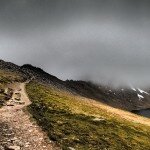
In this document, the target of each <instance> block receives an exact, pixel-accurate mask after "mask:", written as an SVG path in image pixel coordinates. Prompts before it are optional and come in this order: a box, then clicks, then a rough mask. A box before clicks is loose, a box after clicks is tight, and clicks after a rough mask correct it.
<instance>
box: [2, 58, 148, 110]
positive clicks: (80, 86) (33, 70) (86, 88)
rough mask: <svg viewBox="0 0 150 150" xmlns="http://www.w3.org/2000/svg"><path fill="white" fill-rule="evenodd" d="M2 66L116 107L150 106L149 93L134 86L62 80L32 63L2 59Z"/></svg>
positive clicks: (140, 107)
mask: <svg viewBox="0 0 150 150" xmlns="http://www.w3.org/2000/svg"><path fill="white" fill-rule="evenodd" d="M0 68H1V69H7V70H10V71H13V72H20V73H21V74H22V75H24V76H25V77H26V79H29V80H31V79H32V80H36V81H38V82H42V83H44V84H47V85H54V86H57V87H58V88H61V89H63V90H67V91H69V92H72V93H74V94H78V95H81V96H84V97H87V98H91V99H94V100H97V101H101V102H104V103H106V104H108V105H111V106H113V107H116V108H121V109H126V110H130V111H132V110H138V109H145V108H149V107H150V95H149V93H141V91H139V90H134V89H132V88H122V87H120V88H112V87H109V86H103V85H96V84H93V83H91V82H86V81H73V80H67V81H62V80H60V79H58V78H57V77H55V76H53V75H50V74H48V73H46V72H45V71H43V70H42V69H40V68H38V67H34V66H32V65H30V64H26V65H23V66H21V67H20V66H17V65H15V64H13V63H9V62H4V61H2V60H1V61H0ZM147 91H148V90H147Z"/></svg>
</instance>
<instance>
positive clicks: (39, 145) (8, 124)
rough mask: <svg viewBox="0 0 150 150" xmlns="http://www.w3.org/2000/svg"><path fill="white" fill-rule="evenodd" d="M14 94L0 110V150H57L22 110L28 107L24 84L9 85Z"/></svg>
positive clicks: (28, 102) (28, 101)
mask: <svg viewBox="0 0 150 150" xmlns="http://www.w3.org/2000/svg"><path fill="white" fill-rule="evenodd" d="M10 88H12V89H13V91H14V93H13V96H12V98H11V100H9V101H8V102H7V104H6V106H3V107H2V108H1V109H0V150H6V149H12V150H13V149H14V150H57V149H59V148H58V147H57V146H56V145H55V144H54V143H53V142H51V141H50V140H49V139H48V137H47V135H46V134H45V133H44V132H43V131H42V130H41V128H40V127H39V126H38V125H37V124H36V123H35V122H34V121H33V120H32V121H31V119H30V118H31V116H30V114H29V113H28V112H25V111H24V110H23V109H24V108H25V107H26V106H28V105H30V103H31V102H30V100H29V99H28V96H27V94H26V91H25V83H16V84H13V85H10Z"/></svg>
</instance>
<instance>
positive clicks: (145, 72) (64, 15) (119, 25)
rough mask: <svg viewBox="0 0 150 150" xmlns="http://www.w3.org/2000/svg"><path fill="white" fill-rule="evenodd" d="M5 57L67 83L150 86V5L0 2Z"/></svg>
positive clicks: (149, 1) (147, 0)
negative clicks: (85, 82) (41, 70)
mask: <svg viewBox="0 0 150 150" xmlns="http://www.w3.org/2000/svg"><path fill="white" fill-rule="evenodd" d="M0 57H1V59H4V60H6V61H12V62H14V63H17V64H19V65H22V64H25V63H31V64H33V65H36V66H39V67H42V68H43V69H44V70H46V71H48V72H49V73H51V74H53V75H55V76H57V77H59V78H61V79H64V80H65V79H83V80H93V81H96V82H102V83H114V84H133V85H136V86H139V85H146V84H149V85H150V0H0Z"/></svg>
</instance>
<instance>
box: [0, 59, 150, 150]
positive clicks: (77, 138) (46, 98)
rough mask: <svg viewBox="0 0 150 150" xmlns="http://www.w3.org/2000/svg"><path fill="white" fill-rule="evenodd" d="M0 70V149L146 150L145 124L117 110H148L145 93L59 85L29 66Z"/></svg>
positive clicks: (148, 128) (149, 134) (149, 130)
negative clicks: (15, 147) (140, 96)
mask: <svg viewBox="0 0 150 150" xmlns="http://www.w3.org/2000/svg"><path fill="white" fill-rule="evenodd" d="M0 67H1V68H0V89H1V92H0V96H1V99H0V104H1V107H2V108H1V109H0V129H1V130H0V139H1V141H0V149H2V150H5V148H4V147H6V148H9V146H8V145H12V143H13V144H15V145H17V147H18V148H20V149H23V150H29V149H30V150H31V149H39V150H43V149H45V150H46V149H47V150H50V149H52V150H56V149H64V150H88V149H89V150H149V149H150V141H149V139H150V119H148V118H144V117H140V116H138V115H135V114H132V113H130V112H127V111H124V110H121V109H117V108H123V109H127V110H134V109H139V108H146V107H147V108H149V93H146V91H148V90H141V89H133V88H130V89H129V88H128V89H126V88H124V89H113V88H110V87H106V86H102V85H96V84H93V83H91V82H85V81H72V80H71V81H68V80H67V81H62V80H60V79H58V78H57V77H55V76H52V75H50V74H48V73H46V72H44V71H43V70H42V69H40V68H37V67H33V66H31V65H24V66H21V67H20V66H17V65H15V64H12V63H7V62H4V61H0ZM24 86H26V89H25V87H24ZM108 91H109V92H110V93H109V94H108ZM114 91H115V92H114ZM26 92H27V93H26ZM144 92H145V93H144ZM114 93H115V94H114ZM137 94H139V95H143V97H144V98H142V99H140V98H139V97H138V96H137ZM19 95H20V96H19ZM16 96H17V98H16ZM18 96H19V99H18ZM125 98H127V99H125ZM131 99H132V101H131ZM108 104H109V105H110V106H109V105H108ZM111 106H115V107H117V108H114V107H111ZM31 115H32V116H31ZM33 118H34V119H33ZM35 121H36V122H35ZM38 125H39V126H40V127H41V128H42V129H43V130H41V128H40V127H39V126H38ZM31 131H32V132H31ZM29 137H30V138H29ZM14 138H15V140H14ZM16 138H17V139H16ZM47 138H49V140H45V139H47ZM10 139H12V141H13V142H11V140H10ZM18 140H19V142H18ZM39 143H41V144H39ZM56 145H57V146H56ZM13 146H14V145H13ZM58 147H60V148H58Z"/></svg>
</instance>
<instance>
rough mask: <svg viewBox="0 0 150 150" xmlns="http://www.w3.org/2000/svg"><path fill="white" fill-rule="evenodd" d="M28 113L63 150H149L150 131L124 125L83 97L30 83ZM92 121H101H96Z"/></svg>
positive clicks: (144, 127) (122, 121)
mask: <svg viewBox="0 0 150 150" xmlns="http://www.w3.org/2000/svg"><path fill="white" fill-rule="evenodd" d="M27 92H28V95H29V98H30V99H31V101H32V105H31V106H30V108H29V110H30V112H31V113H32V114H33V116H34V118H36V119H37V122H38V123H39V124H40V125H41V126H42V127H43V129H44V130H46V131H47V133H48V135H49V137H50V139H52V140H54V141H56V142H57V143H58V144H59V145H60V146H61V147H62V148H63V149H68V147H72V148H75V149H76V150H103V149H104V150H107V149H109V150H150V140H149V139H150V127H148V126H146V125H142V124H137V123H134V122H129V121H126V120H124V119H122V118H120V117H118V116H116V115H113V114H112V113H110V112H107V111H105V110H104V109H103V108H102V107H101V105H100V106H97V107H96V106H94V105H92V102H91V103H90V102H89V103H87V102H86V101H84V100H83V98H82V97H77V96H74V95H72V94H69V93H67V92H64V91H61V90H58V89H54V88H52V87H46V86H44V85H41V84H38V83H35V82H31V83H29V84H28V85H27ZM95 118H99V119H100V120H98V121H96V120H94V119H95Z"/></svg>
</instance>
